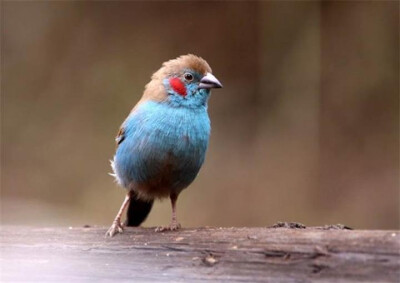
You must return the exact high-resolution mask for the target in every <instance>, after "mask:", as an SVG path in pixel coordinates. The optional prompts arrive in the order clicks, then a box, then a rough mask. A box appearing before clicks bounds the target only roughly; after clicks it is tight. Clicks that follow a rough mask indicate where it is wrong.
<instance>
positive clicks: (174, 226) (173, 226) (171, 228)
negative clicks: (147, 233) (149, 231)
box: [155, 222, 181, 232]
mask: <svg viewBox="0 0 400 283" xmlns="http://www.w3.org/2000/svg"><path fill="white" fill-rule="evenodd" d="M179 229H181V224H179V223H177V222H175V223H171V224H170V225H169V226H162V227H157V228H156V229H155V231H156V232H164V231H176V230H179Z"/></svg>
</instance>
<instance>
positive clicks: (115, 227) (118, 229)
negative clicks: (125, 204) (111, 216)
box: [106, 220, 124, 237]
mask: <svg viewBox="0 0 400 283" xmlns="http://www.w3.org/2000/svg"><path fill="white" fill-rule="evenodd" d="M122 232H124V228H123V226H122V224H121V221H120V220H114V222H113V224H112V225H111V227H110V229H108V231H107V233H106V237H114V235H116V234H118V233H122Z"/></svg>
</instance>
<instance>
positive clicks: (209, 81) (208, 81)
mask: <svg viewBox="0 0 400 283" xmlns="http://www.w3.org/2000/svg"><path fill="white" fill-rule="evenodd" d="M221 87H222V84H221V83H220V82H219V80H218V79H217V78H216V77H214V75H213V74H211V73H207V74H206V75H205V76H204V77H203V78H202V79H201V80H200V84H199V88H205V89H210V88H221Z"/></svg>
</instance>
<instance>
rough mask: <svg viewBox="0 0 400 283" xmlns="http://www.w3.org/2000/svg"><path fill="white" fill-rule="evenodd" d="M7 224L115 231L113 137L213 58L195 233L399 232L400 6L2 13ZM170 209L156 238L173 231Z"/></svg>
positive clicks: (123, 6)
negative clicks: (189, 66) (186, 62)
mask: <svg viewBox="0 0 400 283" xmlns="http://www.w3.org/2000/svg"><path fill="white" fill-rule="evenodd" d="M1 21H2V22H1V25H2V29H1V61H2V62H1V224H3V225H4V224H21V225H22V224H25V225H39V226H46V225H49V226H53V225H58V226H61V225H63V226H65V225H84V224H89V225H107V226H108V225H110V224H111V222H112V220H113V218H114V216H115V214H116V212H117V211H118V209H119V207H120V205H121V202H122V200H123V198H124V194H125V191H124V190H123V189H121V188H118V187H117V185H116V184H115V183H114V182H113V179H112V177H110V176H109V175H108V174H107V173H108V172H111V169H110V166H109V159H111V158H112V156H113V154H114V150H115V143H114V137H115V135H116V133H117V130H118V128H119V126H120V124H121V123H122V121H123V120H124V119H125V117H126V116H127V114H128V113H129V112H130V110H131V108H132V107H133V106H134V105H135V103H136V102H137V101H138V99H139V98H140V96H141V94H142V91H143V88H144V85H145V84H146V83H147V82H148V81H149V79H150V76H151V74H152V73H153V72H154V71H156V70H157V69H158V68H159V67H160V66H161V63H162V62H164V61H166V60H168V59H171V58H175V57H177V56H179V55H182V54H187V53H194V54H197V55H199V56H202V57H203V58H205V59H206V60H207V61H208V62H209V64H210V65H211V67H212V68H213V73H214V74H215V75H216V76H217V77H218V78H219V79H220V81H221V82H222V83H223V84H224V88H223V89H221V90H218V91H214V93H213V95H212V97H211V99H210V104H209V113H210V117H211V121H212V135H211V141H210V147H209V151H208V154H207V158H206V162H205V164H204V166H203V168H202V170H201V172H200V174H199V176H198V178H197V179H196V181H195V182H194V183H193V184H192V185H191V186H190V187H189V188H188V189H187V190H185V191H184V192H183V193H182V194H181V196H180V198H179V201H178V218H179V220H180V222H181V223H182V225H183V226H185V227H193V226H206V225H207V226H269V225H272V224H274V223H275V222H277V221H297V222H301V223H304V224H306V225H324V224H334V223H344V224H347V225H349V226H351V227H354V228H360V229H362V228H369V229H399V228H400V224H399V212H400V211H399V201H400V197H399V194H400V192H399V2H397V1H354V2H351V1H348V2H345V1H335V2H327V1H326V2H325V1H324V2H308V1H307V2H305V1H304V2H303V1H296V2H288V1H284V2H114V1H110V2H91V1H87V2H86V1H60V2H58V1H16V2H14V1H3V2H2V3H1ZM169 221H170V204H169V201H168V200H166V201H163V202H161V203H160V202H157V203H156V204H155V206H154V208H153V211H152V213H151V214H150V216H149V218H148V220H147V221H146V222H145V224H144V226H156V225H161V224H168V223H169Z"/></svg>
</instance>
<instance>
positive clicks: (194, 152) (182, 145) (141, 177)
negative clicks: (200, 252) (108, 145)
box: [106, 54, 222, 237]
mask: <svg viewBox="0 0 400 283" xmlns="http://www.w3.org/2000/svg"><path fill="white" fill-rule="evenodd" d="M221 87H222V84H221V83H220V82H219V81H218V79H217V78H216V77H215V76H214V75H212V73H211V68H210V66H209V65H208V63H207V62H206V61H205V60H204V59H202V58H201V57H198V56H195V55H192V54H188V55H183V56H180V57H178V58H176V59H172V60H169V61H167V62H165V63H163V64H162V67H161V68H160V69H159V70H158V71H157V72H155V73H154V74H153V75H152V77H151V81H150V82H149V83H148V84H147V85H146V87H145V90H144V93H143V96H142V98H141V99H140V100H139V102H138V103H137V104H136V105H135V107H133V109H132V111H131V112H130V114H129V115H128V117H127V118H126V119H125V121H124V122H123V123H122V125H121V127H120V129H119V132H118V135H117V137H116V143H117V149H116V153H115V155H114V159H113V160H112V161H111V167H112V169H113V171H114V173H113V174H112V175H113V176H114V177H115V179H116V181H117V183H118V184H119V185H120V186H122V187H124V188H125V189H126V190H127V194H126V196H125V199H124V201H123V203H122V205H121V208H120V210H119V212H118V213H117V216H116V217H115V219H114V221H113V223H112V225H111V227H110V229H109V230H108V231H107V233H106V236H110V237H112V236H114V235H115V234H117V233H122V232H123V225H122V223H121V216H122V214H123V213H124V210H125V209H126V207H128V210H127V219H126V222H125V225H126V226H139V225H140V224H141V223H142V222H143V221H144V220H145V219H146V217H147V215H148V214H149V212H150V210H151V208H152V206H153V202H154V199H162V198H166V197H169V198H170V199H171V205H172V220H171V224H170V225H169V226H166V227H158V228H157V229H156V231H166V230H177V229H179V228H180V224H179V223H178V221H177V216H176V202H177V199H178V196H179V194H180V192H181V191H182V190H183V189H185V188H187V187H188V186H189V185H190V184H191V183H192V182H193V180H194V179H195V178H196V176H197V174H198V172H199V170H200V168H201V166H202V164H203V162H204V158H205V154H206V150H207V147H208V141H209V136H210V129H211V128H210V119H209V117H208V113H207V102H208V98H209V96H210V91H211V89H212V88H221Z"/></svg>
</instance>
